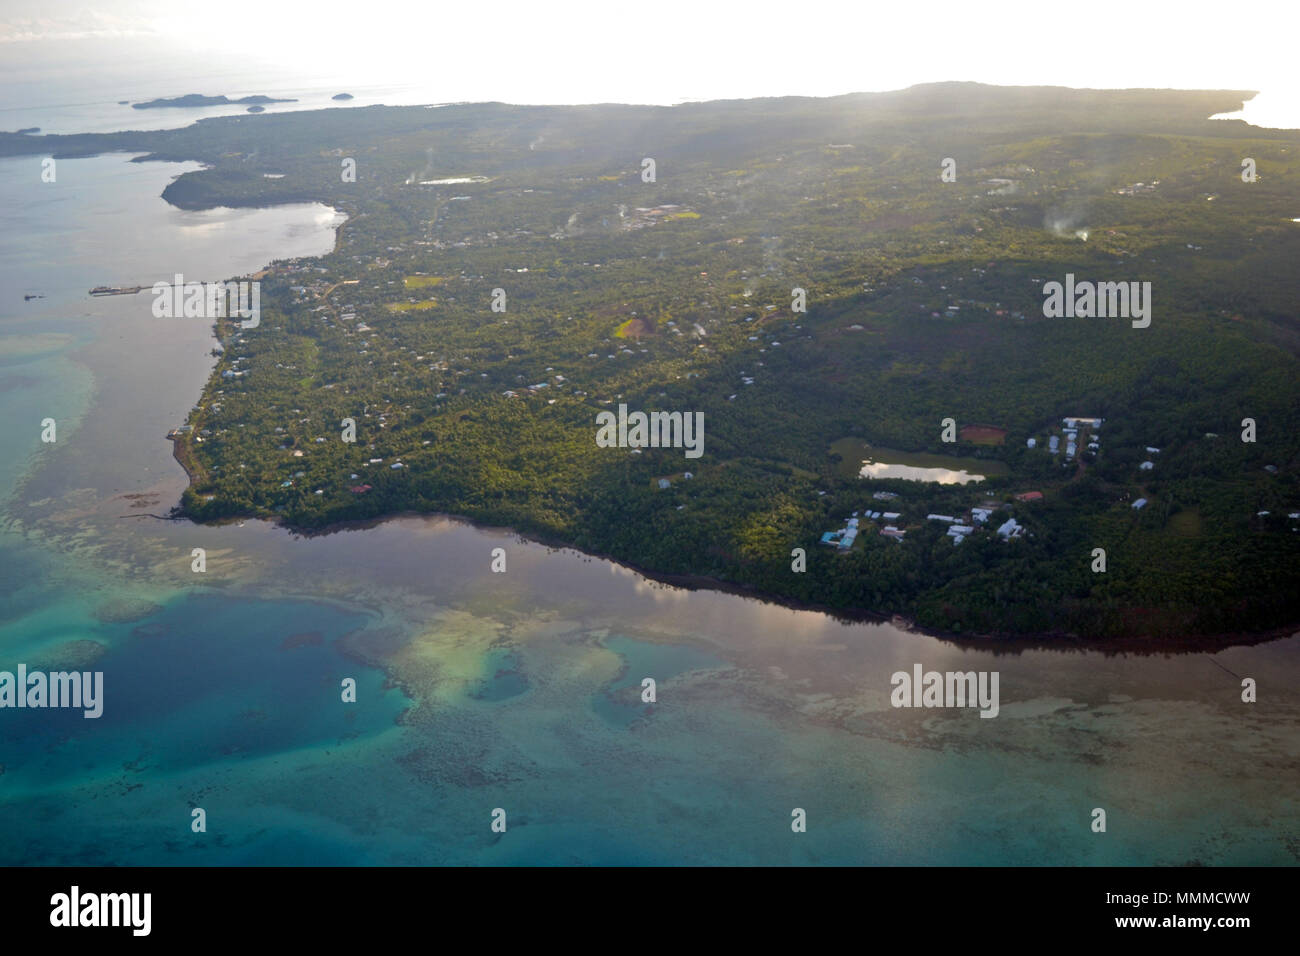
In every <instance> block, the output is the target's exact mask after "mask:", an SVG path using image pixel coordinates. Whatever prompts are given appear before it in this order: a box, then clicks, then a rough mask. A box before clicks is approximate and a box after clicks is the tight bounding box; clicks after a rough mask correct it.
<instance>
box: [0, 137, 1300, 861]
mask: <svg viewBox="0 0 1300 956" xmlns="http://www.w3.org/2000/svg"><path fill="white" fill-rule="evenodd" d="M82 164H84V165H82ZM59 169H60V174H59V175H60V184H61V185H59V186H52V187H51V189H48V190H42V189H34V188H33V187H32V184H31V183H30V182H29V181H28V180H26V179H24V178H23V177H24V176H26V175H27V173H28V172H30V170H28V169H27V168H26V167H22V166H4V164H0V173H3V174H5V175H0V201H3V202H4V203H5V208H6V210H7V211H8V210H13V211H14V212H13V215H14V216H15V217H16V219H17V220H18V221H21V222H25V223H27V224H28V226H27V227H25V231H24V232H23V234H22V235H20V236H17V237H15V235H13V234H10V235H5V236H0V289H4V290H5V298H4V299H3V301H0V442H3V447H4V448H5V450H6V452H8V454H6V455H5V456H4V457H3V458H2V459H0V482H2V484H0V498H3V500H4V516H3V523H2V524H0V669H4V668H10V667H12V666H13V665H16V664H17V663H20V662H21V663H27V664H29V665H31V666H32V667H36V666H38V665H41V664H42V663H43V662H49V663H51V665H52V664H53V663H54V662H61V663H62V662H76V664H75V666H77V667H78V669H90V670H100V671H102V672H103V673H104V680H105V691H104V693H105V705H104V707H105V709H104V716H103V717H102V718H100V719H98V720H86V719H84V718H83V717H81V716H80V713H79V712H71V713H65V712H59V711H41V712H35V711H22V712H20V711H15V710H0V765H3V772H0V863H6V864H48V863H100V864H105V863H113V864H127V865H130V864H169V863H176V864H190V863H199V864H212V865H235V864H268V865H274V864H295V863H301V864H397V865H411V864H435V863H449V864H465V865H476V864H481V865H488V864H542V865H551V864H554V865H561V864H601V863H603V864H615V865H636V864H663V863H699V864H707V863H713V864H784V863H791V864H814V863H898V864H924V863H939V864H963V863H970V864H1002V863H1011V864H1035V863H1037V864H1043V863H1070V864H1098V863H1160V864H1171V865H1181V864H1187V863H1205V864H1225V863H1249V864H1294V863H1295V862H1296V861H1297V854H1298V853H1300V823H1298V820H1300V810H1298V808H1297V798H1296V795H1295V788H1294V787H1287V786H1285V785H1283V784H1284V783H1285V781H1287V780H1294V779H1296V778H1297V770H1300V699H1298V696H1297V691H1296V688H1297V687H1300V638H1297V637H1292V638H1289V639H1285V640H1280V641H1273V642H1270V643H1267V644H1263V645H1258V646H1255V647H1237V648H1231V649H1229V650H1226V651H1223V652H1221V653H1219V654H1216V655H1214V659H1213V660H1209V659H1207V655H1204V654H1190V655H1176V656H1168V657H1166V656H1158V657H1157V656H1149V657H1136V656H1124V655H1105V654H1099V653H1080V652H1073V653H1064V652H1060V651H1053V650H1023V651H1017V652H1014V653H1011V652H1008V651H1007V650H1006V649H1000V651H999V652H995V651H994V650H992V649H990V650H974V649H963V648H959V647H956V646H954V645H952V644H949V643H946V642H944V641H940V640H937V639H935V638H932V637H928V636H925V635H921V634H914V633H908V632H906V631H904V630H901V629H899V628H897V627H894V626H893V625H890V624H855V625H847V624H842V623H840V622H838V621H834V620H832V619H830V618H827V617H825V616H823V615H820V614H816V613H812V612H804V611H792V610H788V609H785V608H780V607H775V606H771V605H766V604H763V603H760V602H757V601H752V600H746V599H744V598H741V597H738V596H734V595H726V594H718V593H712V592H707V591H696V592H690V591H683V590H679V589H675V588H668V587H664V586H661V585H657V584H654V583H652V582H649V581H647V580H646V579H644V578H642V577H640V576H639V575H637V574H635V573H634V572H632V571H630V570H628V569H626V568H622V567H620V566H617V565H614V564H610V563H609V562H604V561H598V560H594V559H589V558H585V557H583V556H581V555H578V554H575V553H573V552H569V551H554V550H551V549H548V548H544V547H541V546H539V545H534V544H529V543H527V542H523V541H520V540H519V539H518V538H517V537H515V536H513V535H511V534H509V533H506V532H502V531H493V530H484V529H476V528H473V527H471V526H469V525H466V524H464V523H460V522H456V521H452V520H448V519H445V518H436V517H428V518H404V519H400V520H395V521H391V522H387V523H385V524H382V525H380V526H377V527H374V528H369V529H365V530H359V529H357V530H350V531H347V532H341V533H337V534H332V535H327V536H323V537H314V538H301V537H295V536H293V535H290V534H287V533H286V532H284V531H282V530H279V529H276V528H274V527H271V526H268V525H266V524H264V523H261V522H247V523H246V524H244V525H242V526H241V525H238V524H232V525H228V526H222V527H194V526H191V525H189V524H187V523H183V522H168V521H162V520H158V519H156V518H152V517H147V515H150V514H155V515H161V514H165V513H166V511H167V510H168V509H169V508H170V507H171V505H172V504H173V503H174V502H175V501H176V500H177V498H178V497H179V495H180V492H181V490H182V488H183V487H184V475H183V473H182V472H181V470H180V468H179V466H177V465H176V463H175V462H174V461H173V460H172V459H171V457H170V446H169V444H168V443H167V442H166V440H165V438H164V435H165V433H166V430H167V429H168V428H169V427H171V426H172V425H174V424H175V423H177V422H178V421H180V420H182V419H183V417H184V415H185V412H186V411H187V409H188V408H189V407H190V405H191V404H192V403H193V402H194V400H195V399H196V397H197V396H198V394H199V390H200V388H201V386H202V383H203V381H204V379H205V377H206V375H207V374H208V371H209V370H210V368H211V357H210V356H209V355H208V352H209V350H210V348H211V345H212V339H211V334H210V330H208V329H207V328H205V327H203V326H202V325H201V324H192V323H186V322H177V321H170V322H167V321H162V320H155V319H153V318H152V317H151V316H150V315H149V314H148V309H147V300H146V298H145V297H129V296H124V297H118V298H115V299H110V300H100V299H94V300H91V299H89V298H88V297H87V296H86V295H85V291H86V290H87V289H88V288H89V287H90V286H91V285H94V284H98V283H99V282H102V281H109V282H141V281H146V280H148V279H149V278H150V277H151V276H153V275H154V274H155V273H157V274H160V275H163V276H167V275H170V274H171V273H172V272H175V271H183V272H185V273H187V274H191V273H192V274H193V275H195V276H197V277H202V278H209V277H213V276H229V275H237V274H244V273H247V272H250V271H253V270H255V269H257V268H260V267H261V266H262V265H264V264H265V263H266V262H269V261H270V260H271V259H273V258H278V257H283V256H286V255H306V254H319V253H322V252H324V251H326V250H328V249H329V248H330V243H331V233H330V229H331V226H332V224H333V223H334V222H335V217H334V216H333V213H332V212H331V211H330V210H326V209H324V208H323V207H312V206H295V207H285V208H281V209H277V210H244V211H240V212H238V213H236V212H233V211H230V210H225V211H221V210H217V211H213V212H210V213H204V214H181V213H179V212H178V211H176V210H169V209H168V208H167V207H166V206H165V205H164V204H163V203H162V202H161V200H159V199H158V194H159V193H160V192H161V190H162V188H163V187H164V186H165V185H166V183H167V182H168V181H169V180H170V178H171V176H173V175H175V173H176V172H177V171H178V167H176V166H174V165H170V164H153V163H147V164H131V163H128V162H127V158H126V157H122V156H116V157H100V158H97V159H94V160H75V161H67V162H64V163H60V166H59ZM63 186H66V187H67V189H68V192H67V193H64V192H60V191H59V190H60V189H61V188H62V187H63ZM28 287H31V288H33V289H34V290H35V291H40V292H43V293H44V294H46V295H47V298H45V299H40V300H33V301H32V302H24V301H23V300H22V298H21V295H19V294H16V291H17V290H22V289H24V288H28ZM11 290H14V291H11ZM47 416H49V417H54V418H56V419H57V421H58V423H59V431H58V441H57V442H56V443H54V444H53V445H45V444H42V443H41V442H40V440H39V431H40V427H39V423H40V421H41V419H43V418H45V417H47ZM195 547H202V548H204V549H205V550H206V552H207V570H206V571H205V572H203V573H202V574H199V573H196V572H194V571H192V570H191V557H190V555H191V550H192V549H193V548H195ZM496 547H503V548H506V549H507V551H508V552H509V568H510V571H509V573H508V574H492V573H489V572H488V571H487V568H488V567H489V558H490V555H491V552H492V549H493V548H496ZM914 663H921V664H922V665H923V666H924V667H925V668H927V669H938V670H997V671H998V672H999V673H1000V675H1001V689H1002V690H1001V694H1002V697H1001V713H1000V715H999V717H998V718H997V719H995V720H982V719H980V718H979V717H978V714H977V713H976V712H974V711H935V710H902V709H894V708H892V707H891V706H890V704H889V694H890V690H891V684H890V675H891V674H892V673H893V672H894V671H896V670H900V669H910V668H911V667H912V665H913V664H914ZM66 666H73V664H71V663H67V664H66ZM1223 668H1227V669H1228V671H1231V672H1232V673H1231V674H1229V673H1227V672H1225V670H1224V669H1223ZM1234 674H1238V675H1250V676H1254V677H1255V678H1256V679H1257V680H1258V681H1259V690H1260V693H1259V702H1258V703H1257V704H1254V705H1243V704H1242V703H1241V701H1240V699H1239V693H1240V691H1239V682H1238V680H1237V679H1236V678H1235V677H1234V676H1233V675H1234ZM345 677H352V678H354V679H355V680H356V682H357V698H358V699H357V702H356V703H354V704H352V703H344V702H343V701H342V700H341V699H340V682H341V681H342V679H343V678H345ZM645 677H653V678H654V679H655V681H656V691H657V701H656V702H655V703H654V704H646V703H643V702H642V701H641V699H640V688H641V681H642V679H643V678H645ZM1097 806H1102V807H1104V808H1106V809H1107V810H1108V815H1109V829H1108V832H1107V833H1106V834H1104V835H1098V834H1093V833H1092V832H1091V831H1090V829H1089V826H1088V824H1089V822H1090V816H1089V814H1090V812H1091V810H1092V808H1094V807H1097ZM196 807H199V808H202V809H203V810H204V811H205V812H206V814H207V830H206V832H203V833H195V832H193V830H192V829H191V826H190V823H191V811H192V810H193V809H194V808H196ZM496 808H502V809H504V810H506V812H507V819H508V828H507V832H506V833H504V834H498V833H494V832H492V830H491V829H490V821H491V815H492V812H493V810H494V809H496ZM795 808H800V809H803V810H805V811H806V812H807V818H808V831H807V832H806V833H802V834H795V833H793V832H792V831H791V828H790V820H791V811H792V810H793V809H795Z"/></svg>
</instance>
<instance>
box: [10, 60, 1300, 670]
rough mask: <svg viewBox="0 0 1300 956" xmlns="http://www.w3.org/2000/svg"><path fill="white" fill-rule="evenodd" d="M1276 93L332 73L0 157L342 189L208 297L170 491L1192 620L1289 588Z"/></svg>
mask: <svg viewBox="0 0 1300 956" xmlns="http://www.w3.org/2000/svg"><path fill="white" fill-rule="evenodd" d="M1248 95H1249V94H1248V93H1246V92H1242V91H1217V92H1216V91H1181V90H1180V91H1173V90H1166V91H1160V90H1126V91H1105V90H1066V89H1061V88H999V87H988V86H981V85H977V84H961V83H957V84H934V85H926V86H919V87H913V88H910V89H908V90H902V91H895V92H891V93H872V94H853V95H849V96H843V97H832V98H827V99H815V98H801V97H800V98H788V99H765V100H746V101H725V102H713V103H692V104H689V105H685V106H676V107H643V106H619V105H601V106H584V107H521V106H511V105H507V104H455V105H450V106H446V107H443V108H440V109H438V110H428V109H425V108H423V107H371V108H369V109H367V110H365V111H364V112H358V111H351V110H332V109H322V110H316V111H302V112H286V113H277V114H271V115H268V116H266V117H265V118H264V119H263V120H261V121H259V123H257V124H254V125H253V126H252V127H250V126H249V124H246V123H241V118H239V117H224V118H216V119H213V120H209V121H206V122H204V123H203V124H200V127H201V128H195V127H186V128H182V129H175V130H158V131H133V132H126V133H111V134H86V135H78V136H67V137H61V136H47V137H44V138H43V141H40V142H37V141H33V140H31V139H29V138H27V137H19V136H13V135H9V134H0V155H34V154H35V153H36V152H38V151H39V150H49V149H55V150H58V151H60V153H61V154H77V155H87V154H91V153H93V152H94V151H107V150H110V149H118V150H131V151H138V152H140V153H144V154H147V155H148V156H149V158H151V159H157V160H177V161H179V160H194V161H199V162H202V163H204V164H206V165H205V168H203V169H199V170H195V171H194V172H188V173H185V174H183V175H182V176H180V177H179V178H178V179H177V180H176V181H175V182H174V183H172V184H171V185H170V186H168V188H167V191H166V193H165V194H164V195H165V197H166V198H168V199H169V201H175V202H177V203H178V204H183V205H185V206H186V207H187V208H206V207H211V206H217V205H225V206H231V205H270V204H275V203H282V202H301V201H308V200H310V201H318V202H321V203H325V204H328V205H330V206H332V207H334V208H335V209H338V210H340V211H342V212H344V213H346V215H347V217H348V219H347V221H346V223H345V224H344V225H343V226H342V227H341V228H340V229H339V231H338V235H337V241H336V246H335V248H334V250H333V251H332V252H331V253H330V254H328V255H325V256H321V257H319V258H312V259H307V258H303V259H291V260H280V261H276V262H273V263H271V264H270V265H269V266H268V268H267V269H266V270H265V272H264V273H263V274H262V275H261V277H260V282H261V314H260V321H259V323H258V324H257V326H256V327H255V328H244V327H243V326H242V325H241V323H240V321H239V320H238V319H218V320H216V322H215V329H216V334H217V337H218V339H219V340H220V344H221V352H220V355H219V357H218V358H217V360H216V362H215V366H214V369H213V372H212V376H211V378H210V380H209V381H208V383H207V385H206V387H205V388H204V389H203V393H202V395H201V396H197V400H196V402H195V406H194V409H193V411H192V412H191V414H190V415H189V418H188V420H187V421H186V422H185V425H186V426H187V427H186V428H185V429H184V430H183V431H182V430H180V429H177V431H176V432H175V433H174V434H173V436H172V441H173V444H174V452H175V455H176V458H177V460H178V461H180V462H181V463H182V464H183V465H184V467H185V470H186V472H187V474H188V475H189V482H190V483H189V487H188V489H187V490H186V491H185V492H184V495H183V497H182V500H181V502H180V504H179V506H178V509H177V511H176V516H177V517H183V518H188V519H190V520H193V521H196V522H205V523H206V522H224V521H231V520H237V519H242V518H244V517H249V516H257V517H265V518H269V519H272V520H275V521H278V522H281V523H282V524H284V525H285V526H287V527H289V528H291V529H294V530H295V531H299V532H304V533H313V534H315V533H329V532H333V531H336V530H339V529H343V528H347V527H351V526H353V525H354V524H356V523H359V522H370V521H375V520H380V519H383V518H385V517H388V516H392V515H398V514H402V513H407V512H428V513H447V514H454V515H460V516H464V517H466V518H468V519H471V520H473V521H476V522H480V523H483V524H486V525H492V526H496V527H506V528H512V529H515V530H516V531H518V532H520V533H521V534H524V535H527V536H529V537H530V538H533V539H535V540H539V541H542V542H545V543H548V544H551V545H554V546H557V547H571V548H575V549H578V550H581V551H583V552H586V553H590V554H594V555H601V556H606V557H610V558H613V559H615V560H617V561H620V562H622V563H624V564H626V565H629V566H631V567H635V568H637V569H640V570H642V571H644V572H645V573H647V574H649V575H651V576H652V577H654V578H656V579H659V580H663V581H668V582H673V583H677V584H682V585H686V586H693V587H716V588H725V589H730V590H735V591H738V592H740V593H744V594H748V595H752V596H754V597H760V598H763V599H765V600H772V601H780V602H784V603H787V604H790V605H792V606H799V607H816V608H823V609H828V610H830V611H832V612H834V613H836V614H839V615H843V616H845V617H870V616H883V617H891V616H895V615H897V616H901V617H902V618H904V619H906V620H908V621H910V622H913V623H915V624H917V625H919V626H921V627H923V628H925V629H928V630H932V631H935V632H938V633H944V634H950V635H962V636H963V637H966V638H970V637H979V638H980V639H988V638H1003V637H1009V636H1016V637H1024V636H1027V635H1029V636H1033V637H1034V639H1035V640H1039V641H1048V642H1055V643H1058V644H1064V643H1068V642H1081V643H1089V642H1107V641H1112V642H1125V641H1128V642H1133V641H1140V642H1154V643H1153V644H1149V645H1148V646H1156V647H1159V646H1161V642H1164V646H1167V647H1172V646H1188V645H1189V642H1194V641H1196V640H1198V639H1201V638H1204V639H1205V640H1210V639H1212V638H1215V637H1216V636H1222V635H1226V634H1234V635H1241V634H1246V635H1255V636H1256V637H1259V636H1262V635H1268V634H1273V633H1278V632H1281V631H1283V630H1288V631H1293V630H1294V629H1295V627H1296V625H1297V624H1300V418H1298V417H1297V415H1298V414H1300V413H1298V412H1297V410H1298V409H1300V358H1298V357H1297V352H1298V351H1300V340H1298V339H1297V337H1296V334H1295V304H1296V302H1297V301H1300V278H1298V275H1297V273H1296V271H1295V270H1294V269H1293V268H1292V266H1291V264H1292V263H1294V262H1295V261H1297V260H1298V259H1300V227H1298V226H1297V225H1296V224H1294V223H1293V222H1292V221H1291V220H1292V219H1293V218H1294V217H1295V216H1296V215H1297V213H1296V211H1295V207H1294V196H1296V195H1298V194H1300V167H1296V166H1295V164H1293V163H1290V162H1289V160H1288V158H1287V157H1289V156H1293V155H1295V154H1296V151H1297V150H1298V149H1300V132H1296V131H1288V130H1273V129H1261V128H1255V127H1250V126H1248V125H1246V124H1244V123H1241V122H1239V121H1211V120H1209V119H1208V117H1209V116H1211V115H1213V114H1216V113H1220V112H1229V111H1231V110H1233V109H1234V108H1236V107H1237V106H1239V105H1240V103H1241V102H1242V101H1243V100H1244V99H1245V98H1246V97H1247V96H1248ZM467 130H469V131H473V135H472V136H471V135H467V133H466V131H467ZM370 147H374V148H370ZM381 147H382V148H381ZM1246 150H1249V152H1245V151H1246ZM1243 155H1250V156H1252V157H1254V158H1255V159H1256V160H1257V162H1258V163H1259V165H1260V167H1261V168H1267V169H1268V170H1269V176H1270V186H1269V188H1268V189H1254V188H1252V187H1251V186H1250V185H1247V184H1245V183H1244V182H1243V181H1242V179H1241V167H1240V165H1239V157H1240V156H1243ZM357 156H364V157H365V158H364V159H363V160H362V161H361V163H360V164H359V172H360V174H359V175H357V176H356V177H355V178H350V177H343V176H340V170H341V169H346V168H347V165H346V164H347V161H348V160H349V158H352V157H357ZM268 173H269V174H281V173H283V174H287V175H285V176H284V177H283V178H268V176H267V175H266V174H268ZM1207 197H1215V201H1212V202H1211V201H1207ZM1134 283H1136V285H1133V284H1134ZM1144 283H1149V284H1150V286H1149V293H1144V292H1143V289H1144ZM1121 284H1122V291H1123V292H1124V293H1125V295H1124V296H1123V303H1126V304H1125V307H1124V309H1123V310H1121V312H1119V313H1115V312H1108V311H1106V306H1105V303H1106V302H1112V303H1118V304H1123V303H1121V297H1120V291H1121ZM1104 285H1110V286H1111V288H1110V290H1109V292H1107V291H1106V290H1105V288H1103V286H1104ZM1054 286H1055V287H1060V288H1069V289H1070V290H1072V293H1073V292H1076V291H1077V292H1078V296H1079V298H1078V302H1079V303H1084V302H1085V301H1086V302H1087V303H1088V307H1087V308H1082V307H1081V308H1080V309H1078V311H1077V312H1076V311H1075V310H1074V309H1073V304H1074V303H1075V301H1076V300H1075V298H1074V296H1073V294H1072V295H1071V297H1070V301H1071V303H1072V308H1071V310H1070V312H1069V314H1068V315H1064V314H1061V313H1059V312H1057V311H1055V310H1054V309H1053V308H1052V306H1051V303H1052V302H1053V301H1054V300H1055V299H1059V291H1060V289H1059V288H1057V289H1054V288H1053V287H1054ZM1085 289H1087V290H1089V291H1088V293H1087V296H1086V297H1085V296H1084V292H1083V290H1085ZM1098 289H1101V292H1100V293H1098V291H1097V290H1098ZM97 291H99V290H97ZM1129 293H1131V294H1129ZM1099 304H1101V306H1102V308H1101V311H1099V310H1098V308H1097V306H1098V305H1099ZM1139 313H1144V314H1145V318H1144V317H1143V314H1139ZM1148 320H1149V321H1148ZM642 415H644V416H646V417H647V418H649V417H650V416H655V417H653V418H649V420H650V421H651V422H652V423H653V424H652V428H653V431H652V432H651V434H652V435H653V437H655V438H656V439H662V440H656V441H654V442H649V441H646V438H647V432H648V431H650V430H649V429H647V428H646V427H645V419H639V418H638V416H642ZM611 421H612V422H614V423H615V424H614V425H612V426H611V425H610V422H611ZM688 421H689V422H691V423H692V426H693V427H694V423H696V422H697V421H698V422H701V423H702V424H701V425H700V427H699V428H698V429H694V430H693V432H692V436H687V435H686V434H685V433H684V426H685V424H686V423H687V422H688ZM1192 646H1195V645H1192Z"/></svg>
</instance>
